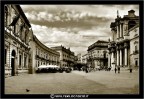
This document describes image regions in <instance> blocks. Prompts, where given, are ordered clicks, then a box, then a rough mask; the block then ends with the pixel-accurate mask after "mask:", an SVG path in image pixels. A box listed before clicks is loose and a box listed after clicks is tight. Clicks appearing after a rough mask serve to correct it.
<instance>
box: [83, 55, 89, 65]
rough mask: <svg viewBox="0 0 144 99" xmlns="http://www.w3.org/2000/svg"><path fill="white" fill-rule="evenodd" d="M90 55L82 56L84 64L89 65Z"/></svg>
mask: <svg viewBox="0 0 144 99" xmlns="http://www.w3.org/2000/svg"><path fill="white" fill-rule="evenodd" d="M87 59H88V54H84V55H82V63H84V64H87Z"/></svg>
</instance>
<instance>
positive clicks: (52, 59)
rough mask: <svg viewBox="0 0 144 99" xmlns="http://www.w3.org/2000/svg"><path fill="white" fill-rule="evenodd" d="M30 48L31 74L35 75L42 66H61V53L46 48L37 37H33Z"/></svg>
mask: <svg viewBox="0 0 144 99" xmlns="http://www.w3.org/2000/svg"><path fill="white" fill-rule="evenodd" d="M30 46H31V50H30V61H29V63H30V66H29V68H30V69H29V73H30V74H32V73H35V72H36V70H37V68H38V67H39V66H40V65H57V66H60V60H59V59H60V53H59V52H57V51H55V50H53V49H51V48H49V47H47V46H45V45H44V44H43V43H41V42H40V41H39V40H38V39H37V37H36V36H35V35H31V41H30Z"/></svg>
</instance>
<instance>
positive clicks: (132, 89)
mask: <svg viewBox="0 0 144 99" xmlns="http://www.w3.org/2000/svg"><path fill="white" fill-rule="evenodd" d="M138 83H139V75H138V72H137V71H133V73H129V72H128V71H122V72H121V73H120V74H115V73H114V71H110V72H108V71H96V72H90V73H85V72H83V71H73V72H72V73H41V74H20V75H19V76H14V77H8V78H5V93H6V94H135V93H136V94H137V93H138V90H139V89H138ZM26 89H29V90H30V91H29V92H26Z"/></svg>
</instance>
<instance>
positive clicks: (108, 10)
mask: <svg viewBox="0 0 144 99" xmlns="http://www.w3.org/2000/svg"><path fill="white" fill-rule="evenodd" d="M21 7H22V9H23V11H24V13H25V15H26V16H27V18H28V20H29V21H30V23H31V25H32V29H33V33H34V34H35V35H36V36H37V38H38V39H39V40H40V41H41V42H42V43H43V44H45V45H46V46H48V47H54V46H60V45H63V46H65V47H66V48H69V47H70V49H71V51H73V52H75V55H77V54H78V53H86V52H87V49H88V46H90V45H91V44H93V43H94V42H96V41H97V40H108V39H109V38H110V36H111V29H110V23H111V22H113V21H114V20H115V18H116V16H117V10H118V11H119V15H120V16H121V17H123V15H127V14H128V11H129V10H131V9H133V10H135V14H136V15H139V6H138V5H21Z"/></svg>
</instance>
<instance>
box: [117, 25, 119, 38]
mask: <svg viewBox="0 0 144 99" xmlns="http://www.w3.org/2000/svg"><path fill="white" fill-rule="evenodd" d="M117 38H119V29H118V25H117Z"/></svg>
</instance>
